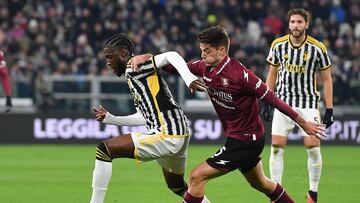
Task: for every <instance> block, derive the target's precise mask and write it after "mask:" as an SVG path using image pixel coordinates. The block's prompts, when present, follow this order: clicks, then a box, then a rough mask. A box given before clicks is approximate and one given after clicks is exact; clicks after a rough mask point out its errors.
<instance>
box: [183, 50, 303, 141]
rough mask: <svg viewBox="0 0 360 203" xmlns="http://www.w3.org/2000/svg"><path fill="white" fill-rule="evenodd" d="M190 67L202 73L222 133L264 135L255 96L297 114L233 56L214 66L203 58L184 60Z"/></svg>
mask: <svg viewBox="0 0 360 203" xmlns="http://www.w3.org/2000/svg"><path fill="white" fill-rule="evenodd" d="M188 67H189V69H190V71H191V72H192V73H193V74H195V75H197V76H200V77H202V79H203V80H204V83H205V84H206V85H207V87H208V94H209V97H210V100H211V102H212V103H213V106H214V108H215V110H216V112H217V114H218V117H219V119H220V120H221V122H222V125H223V128H224V132H225V136H226V137H232V138H234V139H238V140H243V141H249V140H257V139H259V138H261V137H262V136H264V126H263V124H262V121H261V118H260V116H259V103H258V101H259V99H260V100H264V101H265V102H267V103H269V104H270V105H272V106H274V107H276V108H278V109H279V110H280V111H281V112H283V113H284V114H286V115H288V116H289V117H290V118H292V119H295V118H296V117H297V116H298V114H297V113H296V112H295V111H294V110H292V109H291V107H289V106H288V105H287V104H285V103H284V102H283V101H281V100H280V99H279V98H277V97H276V96H275V95H274V93H273V92H272V91H271V90H270V89H269V88H268V87H267V85H266V84H265V83H263V82H262V80H261V79H260V78H258V77H257V76H256V75H255V74H254V73H253V72H252V71H250V70H248V69H247V68H246V67H245V66H243V65H242V64H241V63H240V62H239V61H237V60H236V59H234V58H230V57H228V56H227V57H225V58H224V60H223V61H222V62H221V63H220V64H219V65H217V66H216V67H210V66H207V65H206V64H205V62H204V61H203V60H199V61H195V62H193V63H188Z"/></svg>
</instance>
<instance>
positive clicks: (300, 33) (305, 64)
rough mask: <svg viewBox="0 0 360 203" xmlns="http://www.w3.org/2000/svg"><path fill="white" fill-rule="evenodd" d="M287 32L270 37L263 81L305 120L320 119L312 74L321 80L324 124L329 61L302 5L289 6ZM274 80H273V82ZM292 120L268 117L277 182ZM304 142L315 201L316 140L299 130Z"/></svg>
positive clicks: (328, 116) (329, 110) (329, 100)
mask: <svg viewBox="0 0 360 203" xmlns="http://www.w3.org/2000/svg"><path fill="white" fill-rule="evenodd" d="M288 21H289V30H290V34H288V35H285V36H283V37H280V38H277V39H275V40H274V41H273V43H272V45H271V48H270V52H269V55H268V57H267V62H268V63H269V64H270V68H269V72H268V76H267V79H266V84H267V85H268V86H269V88H270V89H271V90H273V91H274V90H276V94H277V95H278V96H279V97H280V98H281V99H282V100H283V101H285V102H286V103H287V104H289V105H290V106H291V107H293V108H294V109H295V110H296V112H297V113H299V115H301V116H303V117H304V118H305V119H306V120H308V121H313V122H318V123H320V122H321V119H320V112H319V99H320V94H319V92H318V90H317V87H316V85H317V82H316V79H317V78H316V76H317V74H319V75H320V77H321V79H322V81H323V88H324V91H323V93H324V98H325V106H326V111H325V115H324V119H323V123H324V124H325V125H326V128H328V127H329V126H330V125H331V124H332V123H333V122H334V118H333V97H332V94H333V85H332V79H331V69H330V66H331V62H330V59H329V57H328V54H327V50H326V47H325V46H324V45H323V44H322V43H321V42H319V41H317V40H316V39H314V38H313V37H311V36H309V35H307V34H306V30H307V29H308V27H309V23H310V22H309V21H310V15H309V13H308V12H307V11H305V10H304V9H291V10H290V11H289V12H288ZM275 82H276V83H275ZM263 116H264V119H265V120H270V107H269V106H265V108H264V111H263ZM294 127H295V122H294V121H292V120H291V119H289V118H288V117H287V116H286V115H284V114H283V113H281V112H279V111H278V110H275V111H274V117H273V121H272V131H271V134H272V147H271V154H270V165H269V166H270V175H271V179H272V180H274V181H276V182H278V183H281V180H282V174H283V168H284V164H283V162H284V161H283V154H284V149H285V147H286V143H287V136H288V134H289V133H290V132H291V131H292V130H293V129H294ZM302 134H303V136H304V145H305V147H306V151H307V153H308V173H309V183H310V187H309V192H308V202H309V203H313V202H317V191H318V185H319V180H320V175H321V168H322V158H321V153H320V140H319V139H315V138H313V137H310V136H308V134H307V133H306V132H304V131H302Z"/></svg>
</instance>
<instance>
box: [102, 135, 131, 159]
mask: <svg viewBox="0 0 360 203" xmlns="http://www.w3.org/2000/svg"><path fill="white" fill-rule="evenodd" d="M104 143H105V144H106V147H107V148H108V150H109V152H110V154H111V156H112V157H113V158H119V157H127V158H134V149H135V148H134V144H133V141H132V138H131V135H130V134H125V135H119V136H117V137H114V138H110V139H107V140H105V141H104Z"/></svg>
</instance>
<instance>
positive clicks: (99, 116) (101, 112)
mask: <svg viewBox="0 0 360 203" xmlns="http://www.w3.org/2000/svg"><path fill="white" fill-rule="evenodd" d="M93 111H94V112H95V117H96V120H97V121H100V122H102V121H103V120H104V119H105V116H106V113H107V112H108V111H107V110H106V109H105V108H104V107H103V106H101V105H99V108H96V107H93Z"/></svg>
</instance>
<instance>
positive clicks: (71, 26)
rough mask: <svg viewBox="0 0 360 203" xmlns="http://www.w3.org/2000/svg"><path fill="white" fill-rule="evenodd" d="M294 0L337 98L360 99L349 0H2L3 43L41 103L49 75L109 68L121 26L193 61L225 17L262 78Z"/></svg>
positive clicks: (359, 42)
mask: <svg viewBox="0 0 360 203" xmlns="http://www.w3.org/2000/svg"><path fill="white" fill-rule="evenodd" d="M294 7H303V8H305V9H307V10H309V11H310V12H311V14H312V22H311V26H310V28H309V34H310V35H312V36H314V37H315V38H317V39H318V40H320V41H323V42H324V44H325V45H326V46H327V48H328V50H329V55H330V57H331V60H332V62H333V69H332V70H333V80H334V103H335V105H359V101H360V88H359V87H360V57H359V56H360V5H359V4H358V3H357V1H352V0H342V1H340V0H303V1H286V0H271V1H265V0H264V1H263V0H255V1H250V0H244V1H237V0H229V1H221V0H197V1H193V0H182V1H178V0H139V1H126V0H118V1H110V0H106V1H101V2H100V1H96V0H88V1H87V0H74V1H61V0H54V1H46V0H26V1H1V2H0V22H1V23H0V45H1V47H2V49H3V50H4V51H5V54H6V55H7V62H8V64H9V68H10V70H11V76H12V80H13V86H14V96H15V97H19V98H32V99H33V101H34V103H35V104H37V105H38V106H41V105H43V103H44V101H49V100H47V99H48V98H49V95H50V93H49V92H51V91H52V90H49V89H47V88H48V86H47V84H46V83H44V79H43V78H44V76H47V77H49V76H77V75H86V76H91V75H96V74H99V75H102V76H108V75H111V73H110V72H109V71H107V70H106V69H105V64H104V60H103V56H102V53H101V50H102V45H103V42H104V39H106V38H107V37H109V36H111V35H113V34H114V33H118V32H126V33H127V34H129V35H130V36H132V39H133V41H134V42H135V43H136V45H137V46H136V52H137V53H142V52H152V53H158V52H164V51H167V50H176V51H178V52H179V53H180V54H181V55H182V56H183V57H185V58H186V59H187V60H191V59H196V58H198V57H199V50H198V48H197V46H194V42H195V41H196V33H197V32H198V31H199V30H201V29H203V28H204V27H207V26H209V25H212V24H220V25H223V26H225V27H226V29H227V31H228V32H229V35H230V37H231V47H232V48H231V50H230V54H231V55H233V56H235V57H236V58H238V59H239V60H240V61H241V62H242V63H243V64H244V65H246V66H247V67H248V68H250V69H252V70H253V71H254V72H255V73H256V74H257V75H259V76H260V77H262V78H264V77H265V75H266V72H267V67H268V65H267V64H266V62H265V57H266V56H267V51H268V50H269V46H270V43H271V41H272V40H273V39H274V38H275V37H278V36H279V35H281V34H282V33H285V32H286V30H287V24H286V11H287V10H288V9H289V8H294ZM170 80H174V79H173V78H170ZM174 83H175V82H174ZM175 84H176V83H175ZM81 87H83V88H86V85H83V86H81V85H80V88H81ZM68 88H72V86H71V85H69V86H68ZM344 90H346V91H344ZM64 91H66V87H65V90H64ZM44 97H45V98H47V99H44ZM50 101H51V100H50ZM50 104H51V102H50Z"/></svg>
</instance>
